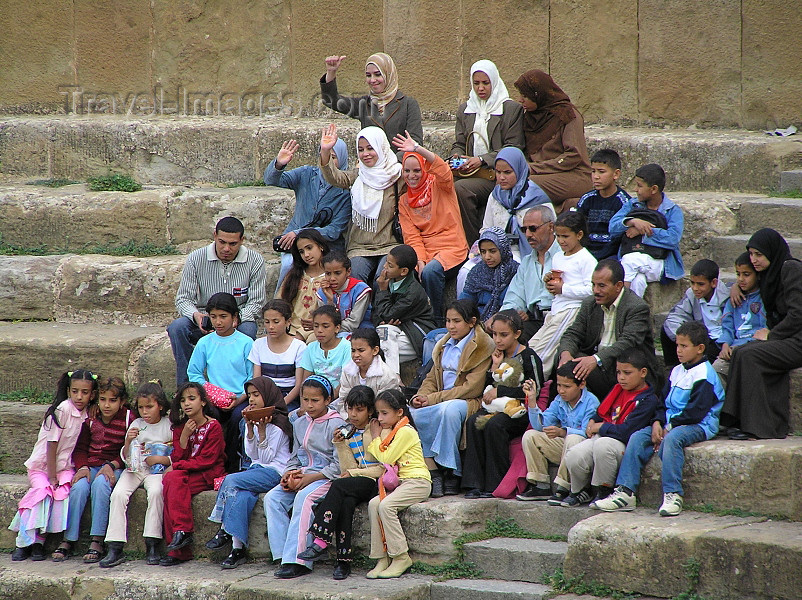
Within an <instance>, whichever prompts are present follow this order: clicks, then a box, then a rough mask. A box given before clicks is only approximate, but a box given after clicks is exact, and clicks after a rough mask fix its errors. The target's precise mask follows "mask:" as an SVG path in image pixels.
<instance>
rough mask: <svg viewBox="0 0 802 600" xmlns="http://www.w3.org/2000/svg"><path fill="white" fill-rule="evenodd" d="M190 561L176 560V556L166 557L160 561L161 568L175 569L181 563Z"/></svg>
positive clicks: (185, 559)
mask: <svg viewBox="0 0 802 600" xmlns="http://www.w3.org/2000/svg"><path fill="white" fill-rule="evenodd" d="M187 560H189V559H188V558H176V557H175V556H165V557H164V558H163V559H161V560H160V561H159V566H162V567H174V566H176V565H180V564H181V563H185V562H187Z"/></svg>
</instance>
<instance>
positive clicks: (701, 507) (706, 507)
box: [686, 504, 790, 521]
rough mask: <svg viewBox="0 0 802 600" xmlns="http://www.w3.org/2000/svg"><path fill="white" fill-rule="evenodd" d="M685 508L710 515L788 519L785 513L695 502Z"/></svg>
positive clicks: (774, 519)
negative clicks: (753, 510) (771, 512)
mask: <svg viewBox="0 0 802 600" xmlns="http://www.w3.org/2000/svg"><path fill="white" fill-rule="evenodd" d="M686 509H688V510H693V511H696V512H701V513H708V514H711V515H718V516H719V517H741V518H743V519H745V518H748V517H762V518H765V519H771V520H772V521H789V520H790V519H789V518H788V517H786V516H785V515H767V514H764V513H758V512H752V511H748V510H741V509H740V508H718V507H716V506H713V505H712V504H697V505H693V506H686Z"/></svg>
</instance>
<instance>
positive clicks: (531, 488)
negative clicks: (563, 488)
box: [515, 483, 551, 500]
mask: <svg viewBox="0 0 802 600" xmlns="http://www.w3.org/2000/svg"><path fill="white" fill-rule="evenodd" d="M549 496H551V488H539V487H537V486H536V485H535V484H534V483H527V484H526V489H525V490H524V491H523V492H521V493H520V494H518V495H517V496H515V497H516V498H518V500H548V499H549Z"/></svg>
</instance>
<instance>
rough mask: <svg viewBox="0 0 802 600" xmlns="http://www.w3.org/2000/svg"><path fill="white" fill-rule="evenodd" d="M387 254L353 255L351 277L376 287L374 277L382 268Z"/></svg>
mask: <svg viewBox="0 0 802 600" xmlns="http://www.w3.org/2000/svg"><path fill="white" fill-rule="evenodd" d="M386 261H387V256H354V257H353V258H352V259H351V277H353V278H354V279H359V280H360V281H364V282H365V283H367V284H368V285H369V286H370V287H372V288H376V277H378V276H379V274H381V272H382V269H384V263H385V262H386Z"/></svg>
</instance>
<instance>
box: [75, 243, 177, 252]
mask: <svg viewBox="0 0 802 600" xmlns="http://www.w3.org/2000/svg"><path fill="white" fill-rule="evenodd" d="M78 253H79V254H108V255H110V256H168V255H170V254H178V248H176V247H175V246H174V245H173V244H166V245H164V246H157V245H156V244H153V243H151V242H134V241H130V242H126V243H125V244H119V245H117V246H109V245H97V246H85V247H84V248H82V249H81V250H80V251H79V252H78Z"/></svg>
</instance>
